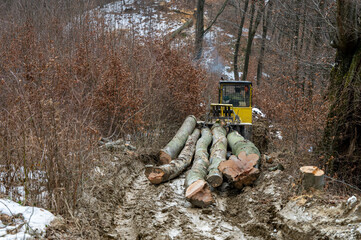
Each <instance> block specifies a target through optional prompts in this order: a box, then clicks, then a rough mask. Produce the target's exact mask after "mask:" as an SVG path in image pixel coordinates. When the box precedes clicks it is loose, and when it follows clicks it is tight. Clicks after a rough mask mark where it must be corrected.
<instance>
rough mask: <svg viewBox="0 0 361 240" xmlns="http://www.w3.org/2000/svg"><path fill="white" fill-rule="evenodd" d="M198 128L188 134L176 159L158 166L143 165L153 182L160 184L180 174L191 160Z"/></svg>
mask: <svg viewBox="0 0 361 240" xmlns="http://www.w3.org/2000/svg"><path fill="white" fill-rule="evenodd" d="M199 135H200V130H199V129H194V131H193V133H192V134H191V135H190V136H188V139H187V142H186V145H185V146H184V148H183V150H182V152H181V153H180V154H179V156H178V158H177V159H174V160H172V161H171V162H170V163H169V164H165V165H162V166H159V167H155V166H152V165H147V166H145V175H146V177H147V178H148V179H149V181H150V182H151V183H153V184H160V183H162V182H165V181H168V180H170V179H173V178H175V177H177V176H178V175H180V174H181V173H182V172H183V171H184V170H185V169H186V168H187V167H188V166H189V165H190V164H191V162H192V158H193V154H194V151H195V146H196V142H197V140H198V138H199Z"/></svg>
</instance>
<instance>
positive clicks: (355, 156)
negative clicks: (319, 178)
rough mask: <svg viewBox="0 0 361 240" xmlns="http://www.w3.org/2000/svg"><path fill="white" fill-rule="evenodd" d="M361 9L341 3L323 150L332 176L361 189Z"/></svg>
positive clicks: (338, 11) (345, 2)
mask: <svg viewBox="0 0 361 240" xmlns="http://www.w3.org/2000/svg"><path fill="white" fill-rule="evenodd" d="M360 8H361V6H360V5H359V4H357V1H349V0H338V1H337V37H336V38H335V40H334V43H333V46H334V47H336V49H337V53H336V65H335V67H334V68H333V69H332V72H331V77H330V87H329V99H330V102H331V107H330V112H329V114H328V119H327V125H326V128H325V131H324V138H323V141H322V143H323V146H324V151H325V152H326V154H327V155H326V156H327V158H326V159H327V160H329V161H328V162H327V163H326V164H327V165H326V166H327V168H328V169H329V170H330V174H333V173H337V174H338V175H339V176H342V177H343V178H345V179H346V180H347V181H349V182H351V183H353V184H356V185H357V186H361V180H360V178H358V177H354V176H355V175H358V174H359V173H360V171H361V161H360V159H361V94H360V92H361V22H360V21H359V17H360V11H361V9H360ZM357 14H358V15H357Z"/></svg>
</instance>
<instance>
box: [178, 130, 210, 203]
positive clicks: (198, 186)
mask: <svg viewBox="0 0 361 240" xmlns="http://www.w3.org/2000/svg"><path fill="white" fill-rule="evenodd" d="M211 142H212V132H211V130H210V129H209V128H203V129H202V137H201V138H200V139H199V140H198V142H197V145H196V153H195V156H194V162H193V166H192V169H191V170H190V171H189V172H188V173H187V176H186V179H185V182H184V186H185V189H186V192H185V195H186V199H187V200H188V201H189V202H191V203H192V204H193V205H195V206H198V207H207V206H209V205H210V204H212V203H213V202H214V200H213V197H212V193H211V191H210V188H209V186H208V183H207V182H206V181H205V177H206V176H207V173H208V167H209V159H208V157H209V154H208V146H209V145H210V144H211Z"/></svg>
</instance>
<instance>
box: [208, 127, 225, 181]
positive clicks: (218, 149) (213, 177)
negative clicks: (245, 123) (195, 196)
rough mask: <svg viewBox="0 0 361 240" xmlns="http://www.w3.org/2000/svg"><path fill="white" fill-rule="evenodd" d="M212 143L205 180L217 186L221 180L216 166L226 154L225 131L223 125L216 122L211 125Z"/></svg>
mask: <svg viewBox="0 0 361 240" xmlns="http://www.w3.org/2000/svg"><path fill="white" fill-rule="evenodd" d="M212 134H213V143H212V149H211V158H210V163H211V164H210V166H209V167H208V175H207V182H208V183H209V184H210V185H211V186H212V187H218V186H220V185H221V184H222V182H223V176H222V173H221V172H220V171H219V170H218V166H219V164H220V163H221V162H222V161H225V160H226V156H227V138H226V134H227V131H226V129H224V127H223V126H221V125H220V124H218V123H216V124H214V126H213V127H212Z"/></svg>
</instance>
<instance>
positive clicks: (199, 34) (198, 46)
mask: <svg viewBox="0 0 361 240" xmlns="http://www.w3.org/2000/svg"><path fill="white" fill-rule="evenodd" d="M204 2H205V0H198V1H197V11H196V33H195V35H196V36H195V42H194V59H195V60H198V59H200V58H201V56H202V50H203V35H204Z"/></svg>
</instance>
